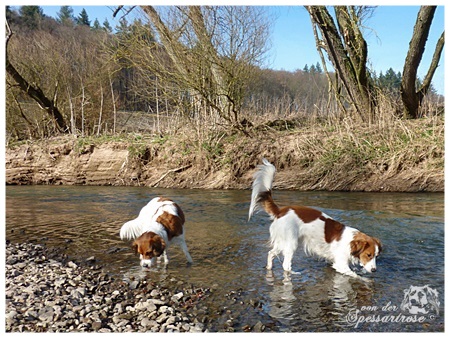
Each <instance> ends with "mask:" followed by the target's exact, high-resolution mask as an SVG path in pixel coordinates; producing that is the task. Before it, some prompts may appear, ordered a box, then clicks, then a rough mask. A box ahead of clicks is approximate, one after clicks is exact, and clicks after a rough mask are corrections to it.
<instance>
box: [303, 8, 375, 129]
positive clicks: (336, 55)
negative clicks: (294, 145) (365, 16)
mask: <svg viewBox="0 0 450 338" xmlns="http://www.w3.org/2000/svg"><path fill="white" fill-rule="evenodd" d="M306 9H307V10H308V12H309V14H310V17H311V22H312V24H313V28H314V31H315V32H316V27H317V28H318V30H319V31H320V33H321V39H320V38H318V37H316V44H317V49H318V51H319V53H320V52H321V49H325V50H326V52H327V54H328V58H329V60H330V61H331V63H332V64H333V67H334V69H335V71H336V74H337V76H338V78H339V80H340V82H341V84H342V86H343V87H344V89H345V91H346V92H347V95H348V98H347V100H348V102H349V103H350V104H351V105H352V106H353V108H354V109H355V111H356V112H357V113H358V115H359V116H360V117H361V119H362V120H363V121H370V120H371V118H372V111H373V105H374V102H373V101H371V99H370V84H369V79H368V76H367V74H368V72H367V67H366V63H367V43H366V41H365V40H364V37H363V35H362V33H361V31H360V29H359V25H360V22H359V16H358V14H357V12H356V10H355V7H354V6H336V7H335V12H336V20H337V24H338V28H339V30H338V28H337V27H336V25H335V23H334V21H333V18H332V16H331V15H330V13H329V12H328V10H327V9H326V7H325V6H306ZM344 43H345V44H344ZM324 68H325V69H326V65H325V64H324ZM334 90H335V94H336V97H337V100H338V101H340V100H341V99H342V91H341V89H340V86H336V87H335V88H334Z"/></svg>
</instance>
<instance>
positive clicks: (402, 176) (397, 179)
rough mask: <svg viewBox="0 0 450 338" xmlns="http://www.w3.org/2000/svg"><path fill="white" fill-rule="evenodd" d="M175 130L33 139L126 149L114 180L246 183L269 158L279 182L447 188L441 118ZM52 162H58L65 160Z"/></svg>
mask: <svg viewBox="0 0 450 338" xmlns="http://www.w3.org/2000/svg"><path fill="white" fill-rule="evenodd" d="M171 130H172V131H171V132H170V133H163V134H158V135H155V134H136V133H129V134H123V135H115V136H100V137H96V138H77V139H74V138H73V137H70V136H67V137H63V138H62V139H58V140H56V141H55V140H45V141H40V142H35V143H34V145H37V146H38V147H41V148H43V149H44V148H45V149H47V152H48V149H49V147H50V148H51V145H49V144H51V143H52V142H56V143H57V144H59V145H61V144H62V143H64V142H66V144H67V147H69V148H71V150H70V151H69V150H66V151H65V153H67V155H68V156H69V155H70V156H72V157H73V158H74V159H76V158H77V156H78V157H80V156H83V155H84V154H87V153H92V152H94V149H101V148H102V147H110V148H111V149H121V150H124V149H126V150H127V158H126V160H125V161H124V163H123V164H122V166H121V173H120V175H121V177H120V180H116V181H114V183H111V184H125V185H146V186H159V187H179V188H211V189H228V188H236V189H245V188H249V187H250V185H251V178H252V174H253V171H254V168H255V166H256V165H257V164H259V163H261V158H262V157H266V158H267V159H269V160H270V161H271V162H273V163H274V164H275V166H276V167H277V170H278V172H277V176H276V178H275V188H278V189H296V190H297V189H298V190H341V191H443V190H444V121H443V118H442V117H432V118H423V119H419V120H401V119H397V118H395V117H389V118H386V119H379V120H378V121H377V122H376V123H373V124H370V125H369V124H360V123H355V122H353V121H352V120H346V119H344V120H336V121H333V120H332V119H326V120H323V121H318V120H315V121H314V122H313V123H312V122H310V121H280V120H278V121H277V123H274V121H272V122H270V123H267V122H266V123H260V124H254V125H253V126H252V128H251V129H249V134H248V135H244V134H242V133H238V132H225V131H222V130H212V129H209V128H208V129H206V128H205V129H202V128H201V126H193V125H189V124H184V125H183V127H180V128H178V129H177V128H173V126H172V129H171ZM39 144H40V146H39ZM24 146H25V147H26V146H27V145H26V144H25V145H18V144H10V145H9V146H8V150H7V169H8V153H14V152H15V151H20V150H18V149H19V148H20V147H24ZM28 146H29V145H28ZM21 151H25V150H21ZM109 156H111V155H109ZM49 162H50V163H48V165H50V166H51V165H52V164H53V165H55V164H57V162H58V159H57V160H53V161H52V160H50V161H49ZM52 162H53V163H52ZM16 165H17V164H16ZM112 174H114V173H112ZM116 175H118V174H117V173H116ZM7 183H8V170H7ZM30 183H39V182H30ZM62 184H64V182H62ZM102 184H103V183H102Z"/></svg>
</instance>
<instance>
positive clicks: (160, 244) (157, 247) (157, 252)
mask: <svg viewBox="0 0 450 338" xmlns="http://www.w3.org/2000/svg"><path fill="white" fill-rule="evenodd" d="M165 248H166V242H164V240H163V239H162V238H161V237H159V236H157V237H154V238H153V240H152V251H153V256H154V257H159V256H161V255H162V253H163V252H164V249H165Z"/></svg>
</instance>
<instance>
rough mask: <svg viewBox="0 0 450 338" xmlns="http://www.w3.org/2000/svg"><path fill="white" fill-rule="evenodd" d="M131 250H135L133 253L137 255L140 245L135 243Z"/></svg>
mask: <svg viewBox="0 0 450 338" xmlns="http://www.w3.org/2000/svg"><path fill="white" fill-rule="evenodd" d="M131 250H133V252H134V253H135V254H137V253H138V245H137V243H136V241H134V242H133V244H132V245H131Z"/></svg>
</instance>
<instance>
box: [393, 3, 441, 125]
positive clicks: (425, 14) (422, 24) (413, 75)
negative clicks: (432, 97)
mask: <svg viewBox="0 0 450 338" xmlns="http://www.w3.org/2000/svg"><path fill="white" fill-rule="evenodd" d="M435 11H436V6H421V7H420V10H419V13H418V14H417V20H416V24H415V25H414V31H413V36H412V38H411V41H410V43H409V49H408V54H407V55H406V59H405V65H404V67H403V75H402V83H401V89H400V92H401V96H402V101H403V106H404V111H403V116H404V117H405V118H417V117H419V107H420V105H421V103H422V100H423V98H424V96H425V95H426V94H427V92H428V91H429V89H430V86H431V80H432V78H433V75H434V72H435V71H436V68H437V67H438V63H439V59H440V57H441V54H442V50H443V49H444V42H445V40H444V32H442V34H441V37H440V38H439V40H438V42H437V44H436V48H435V51H434V54H433V58H432V61H431V64H430V67H429V69H428V72H427V75H426V76H425V79H424V80H423V82H422V84H421V85H420V86H418V88H417V85H416V84H417V81H416V80H417V70H418V68H419V65H420V61H421V60H422V55H423V53H424V51H425V44H426V41H427V39H428V34H429V32H430V27H431V23H432V21H433V17H434V13H435Z"/></svg>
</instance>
